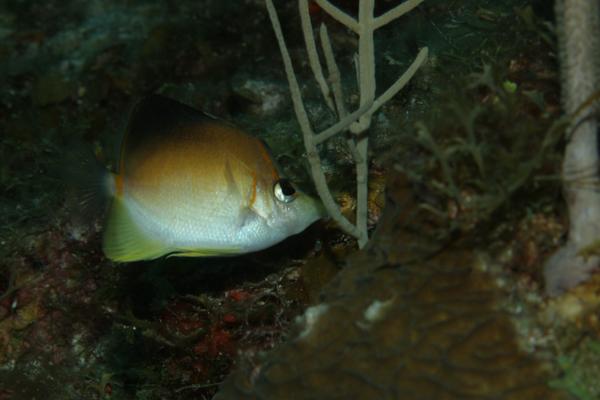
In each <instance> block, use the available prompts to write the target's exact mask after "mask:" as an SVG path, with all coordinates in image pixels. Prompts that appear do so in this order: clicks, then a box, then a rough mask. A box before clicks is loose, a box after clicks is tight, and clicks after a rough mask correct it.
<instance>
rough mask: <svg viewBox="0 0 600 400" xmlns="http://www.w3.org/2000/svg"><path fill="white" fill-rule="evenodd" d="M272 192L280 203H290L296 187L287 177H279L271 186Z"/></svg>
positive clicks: (294, 195) (294, 196) (293, 197)
mask: <svg viewBox="0 0 600 400" xmlns="http://www.w3.org/2000/svg"><path fill="white" fill-rule="evenodd" d="M273 194H274V195H275V198H276V199H277V200H279V201H281V202H282V203H290V202H292V201H293V200H294V199H295V198H296V189H294V186H293V185H292V184H291V182H290V181H288V180H287V179H280V180H278V181H277V182H275V185H274V186H273Z"/></svg>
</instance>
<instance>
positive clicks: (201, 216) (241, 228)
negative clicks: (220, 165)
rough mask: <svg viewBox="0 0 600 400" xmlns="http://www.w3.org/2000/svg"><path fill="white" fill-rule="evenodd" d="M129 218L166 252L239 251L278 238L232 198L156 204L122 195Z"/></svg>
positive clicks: (250, 248)
mask: <svg viewBox="0 0 600 400" xmlns="http://www.w3.org/2000/svg"><path fill="white" fill-rule="evenodd" d="M124 200H125V203H126V206H127V209H128V211H129V213H130V215H131V219H132V221H133V222H134V223H135V224H136V225H137V227H138V228H139V230H140V231H142V232H143V233H144V235H145V236H147V237H148V238H150V239H152V240H155V241H158V242H160V243H162V244H163V245H164V246H166V247H168V248H169V249H170V252H178V251H182V252H193V251H199V252H202V251H207V252H208V253H214V254H219V253H222V254H239V253H247V252H251V251H256V250H261V249H264V248H266V247H269V246H271V245H272V244H274V243H276V242H278V241H280V240H281V239H282V237H279V236H280V234H278V232H277V231H276V230H273V229H270V228H269V227H268V225H267V221H266V220H265V219H264V218H262V217H260V216H259V215H257V214H255V213H254V212H252V211H250V210H248V209H247V208H242V207H241V206H240V204H239V202H238V201H236V200H235V199H227V198H224V199H222V200H221V201H214V202H211V203H210V204H206V203H204V202H202V201H195V202H194V201H189V202H175V201H172V202H170V203H166V204H168V206H166V207H165V206H158V205H156V204H151V203H148V202H141V201H138V200H136V199H135V198H134V197H133V196H131V195H125V197H124Z"/></svg>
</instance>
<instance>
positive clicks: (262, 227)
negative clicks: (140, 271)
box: [103, 95, 323, 262]
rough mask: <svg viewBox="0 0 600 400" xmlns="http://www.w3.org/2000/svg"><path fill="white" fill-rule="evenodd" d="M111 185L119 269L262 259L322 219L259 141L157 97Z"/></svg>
mask: <svg viewBox="0 0 600 400" xmlns="http://www.w3.org/2000/svg"><path fill="white" fill-rule="evenodd" d="M110 187H111V193H112V194H113V200H112V204H111V208H110V211H109V216H108V221H107V225H106V228H105V232H104V240H103V248H104V252H105V254H106V256H107V257H108V258H110V259H111V260H114V261H119V262H129V261H137V260H149V259H154V258H158V257H161V256H164V255H175V256H213V255H232V254H242V253H247V252H252V251H257V250H261V249H264V248H267V247H269V246H271V245H273V244H275V243H278V242H280V241H281V240H283V239H285V238H286V237H288V236H291V235H294V234H296V233H299V232H301V231H303V230H304V229H305V228H306V227H307V226H309V225H310V224H312V223H313V222H314V221H316V220H317V219H319V218H321V217H322V216H323V208H322V206H321V204H320V203H319V202H318V201H317V200H315V199H313V198H311V197H309V196H307V195H306V194H304V193H302V192H300V191H298V190H296V189H295V188H294V187H293V186H292V184H291V183H290V182H289V181H287V180H286V179H283V178H281V177H280V176H279V173H278V171H277V168H276V166H275V164H274V162H273V160H272V158H271V156H270V154H269V152H268V150H267V148H266V147H265V145H264V144H263V143H262V142H261V141H260V140H259V139H257V138H255V137H252V136H249V135H248V134H246V133H244V132H242V131H241V130H239V129H237V128H235V127H233V126H231V125H228V124H226V123H224V122H221V121H218V120H216V119H213V118H211V117H208V116H206V115H204V114H202V113H200V112H198V111H196V110H194V109H192V108H190V107H187V106H185V105H183V104H180V103H178V102H176V101H174V100H170V99H167V98H165V97H161V96H157V95H154V96H150V97H148V98H146V99H145V100H143V101H141V102H140V103H139V104H138V105H137V107H136V108H135V109H134V111H133V113H132V117H131V119H130V122H129V126H128V129H127V133H126V137H125V140H124V143H123V146H122V149H121V160H120V165H119V172H118V174H116V175H111V179H110Z"/></svg>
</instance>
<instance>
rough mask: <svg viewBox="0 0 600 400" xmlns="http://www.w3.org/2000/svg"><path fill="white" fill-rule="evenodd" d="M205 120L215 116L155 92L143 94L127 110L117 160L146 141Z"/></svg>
mask: <svg viewBox="0 0 600 400" xmlns="http://www.w3.org/2000/svg"><path fill="white" fill-rule="evenodd" d="M207 121H215V118H214V117H211V116H209V115H207V114H205V113H203V112H201V111H198V110H196V109H194V108H192V107H190V106H187V105H185V104H183V103H180V102H178V101H176V100H173V99H170V98H168V97H165V96H161V95H159V94H153V95H150V96H148V97H145V98H143V99H142V100H140V101H139V102H138V103H137V104H136V105H135V106H134V108H133V110H132V111H131V114H130V118H129V122H128V124H127V129H126V131H125V136H124V138H123V143H122V145H121V161H122V160H123V157H124V155H125V153H129V152H131V151H135V149H136V148H137V147H138V146H139V145H141V144H143V143H147V142H148V141H149V140H153V139H156V138H160V137H162V136H164V135H169V134H171V133H173V132H174V131H177V130H179V129H180V128H184V127H186V126H192V125H197V124H202V123H204V122H207Z"/></svg>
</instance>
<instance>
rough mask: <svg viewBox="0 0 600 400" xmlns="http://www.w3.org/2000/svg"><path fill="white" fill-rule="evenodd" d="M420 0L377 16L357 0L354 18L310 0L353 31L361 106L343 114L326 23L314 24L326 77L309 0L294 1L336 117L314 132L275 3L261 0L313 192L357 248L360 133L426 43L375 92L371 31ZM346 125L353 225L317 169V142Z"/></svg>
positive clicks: (362, 184)
mask: <svg viewBox="0 0 600 400" xmlns="http://www.w3.org/2000/svg"><path fill="white" fill-rule="evenodd" d="M422 1H423V0H407V1H405V2H404V3H402V4H400V5H398V6H396V7H394V8H393V9H391V10H390V11H388V12H386V13H384V14H382V15H380V16H375V15H374V7H375V0H361V1H360V2H359V10H358V18H354V17H353V16H351V15H349V14H347V13H345V12H344V11H342V10H340V9H339V8H337V7H336V6H334V5H333V4H331V3H330V2H329V1H327V0H315V2H316V3H317V4H318V5H319V7H321V8H322V9H323V10H324V11H325V12H326V13H327V14H329V15H330V16H331V17H333V18H334V19H335V20H336V21H338V22H339V23H341V24H342V25H344V26H346V27H347V28H348V29H350V30H351V31H352V32H354V33H355V34H356V35H358V52H357V58H356V59H357V65H356V69H357V79H358V87H359V92H360V93H359V96H360V105H359V108H358V109H357V110H356V111H354V112H351V113H348V111H347V110H346V106H345V99H344V94H343V88H342V85H341V80H340V72H339V69H338V66H337V64H336V61H335V57H334V52H333V50H332V47H331V42H330V40H329V35H328V33H327V27H326V26H325V24H321V26H320V27H319V38H320V41H321V48H322V51H323V55H324V58H325V65H326V67H327V72H328V77H327V79H326V78H325V74H324V72H323V68H322V65H321V60H320V59H319V54H318V51H317V42H316V40H315V36H314V32H313V26H312V22H311V19H310V14H309V11H308V0H298V6H299V8H300V17H301V20H302V32H303V34H304V39H305V43H306V50H307V54H308V61H309V64H310V67H311V69H312V72H313V75H314V77H315V79H316V81H317V83H318V85H319V87H320V89H321V92H322V93H323V97H324V99H325V102H326V103H327V106H328V107H329V108H330V109H331V110H332V111H334V112H336V113H337V116H338V119H339V121H338V122H337V123H336V124H334V125H333V126H331V127H329V128H327V129H325V130H324V131H323V132H320V133H315V132H314V131H313V129H312V126H311V123H310V120H309V118H308V115H307V113H306V109H305V107H304V103H303V101H302V97H301V94H300V88H299V86H298V81H297V79H296V75H295V73H294V68H293V66H292V61H291V58H290V55H289V52H288V49H287V47H286V44H285V40H284V38H283V33H282V30H281V25H280V23H279V18H278V16H277V12H276V10H275V6H274V5H273V1H272V0H266V4H267V10H268V12H269V17H270V19H271V23H272V25H273V30H274V31H275V36H276V38H277V42H278V44H279V49H280V50H281V55H282V58H283V64H284V66H285V72H286V75H287V78H288V82H289V85H290V92H291V95H292V101H293V103H294V111H295V113H296V118H297V119H298V122H299V124H300V128H301V130H302V135H303V138H304V145H305V147H306V152H307V157H308V161H309V162H310V166H311V172H312V177H313V180H314V182H315V186H316V189H317V192H318V193H319V196H320V197H321V200H322V201H323V204H324V205H325V208H326V209H327V211H328V212H329V214H330V215H331V217H332V218H333V219H334V220H335V221H336V222H337V223H338V225H339V226H340V228H342V229H343V230H344V231H345V232H346V233H348V234H349V235H352V236H354V237H355V238H356V239H357V240H358V245H359V247H363V246H364V245H365V244H366V243H367V241H368V239H369V238H368V234H367V211H368V210H367V197H368V189H367V188H368V186H367V178H368V173H369V170H368V158H367V157H368V155H367V150H368V143H369V139H368V136H367V135H365V134H364V133H365V131H366V130H368V129H369V127H370V126H371V117H372V115H373V113H374V112H375V111H377V110H378V109H379V108H380V107H381V106H382V105H383V104H385V103H386V102H387V101H388V100H390V99H391V98H392V97H393V96H395V95H396V94H397V93H398V92H399V91H400V90H401V89H402V88H403V87H404V86H405V85H406V83H407V82H408V81H409V80H410V79H411V78H412V77H413V75H414V74H415V72H416V71H417V70H418V69H419V67H420V66H421V65H422V64H423V63H424V62H425V60H426V59H427V48H426V47H425V48H423V49H421V50H420V51H419V53H418V54H417V56H416V58H415V60H414V61H413V63H412V64H411V65H410V67H408V69H407V70H406V71H405V72H404V73H403V74H402V75H401V76H400V77H399V78H398V79H397V80H396V82H394V83H393V84H392V85H391V86H390V87H389V88H388V89H386V90H385V91H384V92H383V93H382V94H380V95H379V96H378V97H377V91H376V82H375V50H374V44H373V35H374V33H375V31H376V30H377V29H378V28H381V27H382V26H385V25H387V24H388V23H390V22H391V21H393V20H395V19H396V18H399V17H400V16H402V15H404V14H406V13H407V12H409V11H411V10H412V9H413V8H415V7H416V6H418V5H419V4H420V3H421V2H422ZM348 129H349V130H350V132H352V134H353V135H351V136H350V139H348V140H347V144H348V147H349V149H350V152H351V154H352V156H353V158H354V163H355V165H356V197H357V202H356V203H357V206H356V224H353V223H352V222H350V221H349V220H348V219H347V218H346V217H344V215H343V214H342V212H341V210H340V207H339V206H338V204H337V203H336V201H335V200H334V198H333V196H332V194H331V192H330V190H329V187H328V186H327V181H326V179H325V174H324V173H323V169H322V168H321V160H320V158H319V153H318V151H317V145H319V144H320V143H323V142H324V141H326V140H327V139H329V138H331V137H333V136H335V135H337V134H339V133H341V132H344V131H346V130H348Z"/></svg>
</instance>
